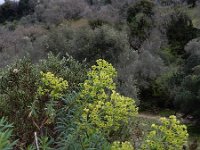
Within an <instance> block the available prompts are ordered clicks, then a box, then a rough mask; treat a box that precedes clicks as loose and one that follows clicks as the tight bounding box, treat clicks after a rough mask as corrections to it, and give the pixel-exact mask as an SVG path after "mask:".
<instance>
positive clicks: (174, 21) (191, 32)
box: [167, 12, 197, 55]
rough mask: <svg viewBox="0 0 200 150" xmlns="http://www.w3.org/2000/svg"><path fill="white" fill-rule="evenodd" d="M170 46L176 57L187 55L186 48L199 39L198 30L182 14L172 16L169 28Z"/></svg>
mask: <svg viewBox="0 0 200 150" xmlns="http://www.w3.org/2000/svg"><path fill="white" fill-rule="evenodd" d="M167 37H168V41H169V45H170V47H171V49H172V53H173V54H174V55H183V54H185V51H184V46H185V45H186V44H187V43H188V42H189V41H190V40H192V39H194V38H196V37H197V29H195V28H194V27H193V24H192V21H191V19H190V18H189V17H188V16H187V15H186V14H183V13H181V12H176V14H175V15H172V17H171V22H170V24H169V25H168V27H167Z"/></svg>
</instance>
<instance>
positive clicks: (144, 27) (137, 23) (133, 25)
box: [127, 0, 154, 41]
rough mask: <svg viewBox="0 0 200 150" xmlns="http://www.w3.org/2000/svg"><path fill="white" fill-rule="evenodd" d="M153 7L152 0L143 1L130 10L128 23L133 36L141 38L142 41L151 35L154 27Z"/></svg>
mask: <svg viewBox="0 0 200 150" xmlns="http://www.w3.org/2000/svg"><path fill="white" fill-rule="evenodd" d="M153 7H154V3H153V2H152V1H151V0H141V1H138V2H136V3H135V4H134V5H132V6H130V7H129V8H128V12H127V22H128V25H129V27H130V30H131V36H132V37H135V38H139V39H140V40H141V41H143V40H144V39H146V38H147V37H148V35H149V30H150V29H151V28H152V27H153V24H154V22H153V19H152V15H153Z"/></svg>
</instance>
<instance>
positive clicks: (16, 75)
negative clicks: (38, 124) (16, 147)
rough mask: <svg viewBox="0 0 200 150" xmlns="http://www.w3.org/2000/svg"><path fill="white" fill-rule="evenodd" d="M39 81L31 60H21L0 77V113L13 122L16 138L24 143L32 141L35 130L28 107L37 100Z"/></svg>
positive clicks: (5, 70)
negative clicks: (31, 133)
mask: <svg viewBox="0 0 200 150" xmlns="http://www.w3.org/2000/svg"><path fill="white" fill-rule="evenodd" d="M38 79H39V77H38V74H37V71H36V70H35V68H34V67H33V65H32V64H31V62H30V60H29V59H23V60H19V61H18V62H17V63H16V64H14V65H12V66H10V67H8V68H6V69H4V71H3V72H1V75H0V82H1V88H0V108H1V109H0V113H1V114H2V115H3V116H6V117H8V120H9V122H13V124H14V127H15V128H14V132H15V136H17V137H20V140H22V141H26V140H29V139H31V136H32V135H30V131H32V130H34V129H35V128H34V127H33V126H32V121H31V119H29V117H28V114H29V108H28V106H30V105H31V103H32V102H33V101H34V99H35V96H36V93H37V81H38Z"/></svg>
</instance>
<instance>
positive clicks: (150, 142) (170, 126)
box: [142, 116, 188, 150]
mask: <svg viewBox="0 0 200 150" xmlns="http://www.w3.org/2000/svg"><path fill="white" fill-rule="evenodd" d="M160 121H161V125H156V124H152V126H151V127H152V129H153V130H152V131H151V132H150V133H149V134H148V136H147V138H146V140H145V142H144V144H143V146H142V149H144V150H147V149H155V150H165V149H168V150H181V149H182V148H183V145H184V144H185V143H186V142H187V138H188V133H187V128H186V126H185V125H181V124H180V121H178V120H177V119H176V117H175V116H170V117H169V119H166V118H161V119H160Z"/></svg>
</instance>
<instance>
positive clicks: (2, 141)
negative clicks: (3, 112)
mask: <svg viewBox="0 0 200 150" xmlns="http://www.w3.org/2000/svg"><path fill="white" fill-rule="evenodd" d="M12 128H13V126H12V125H11V124H8V123H7V120H6V119H5V118H1V119H0V149H1V150H12V149H13V146H14V145H15V144H16V141H15V142H12V141H11V138H12V134H13V130H12Z"/></svg>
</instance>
